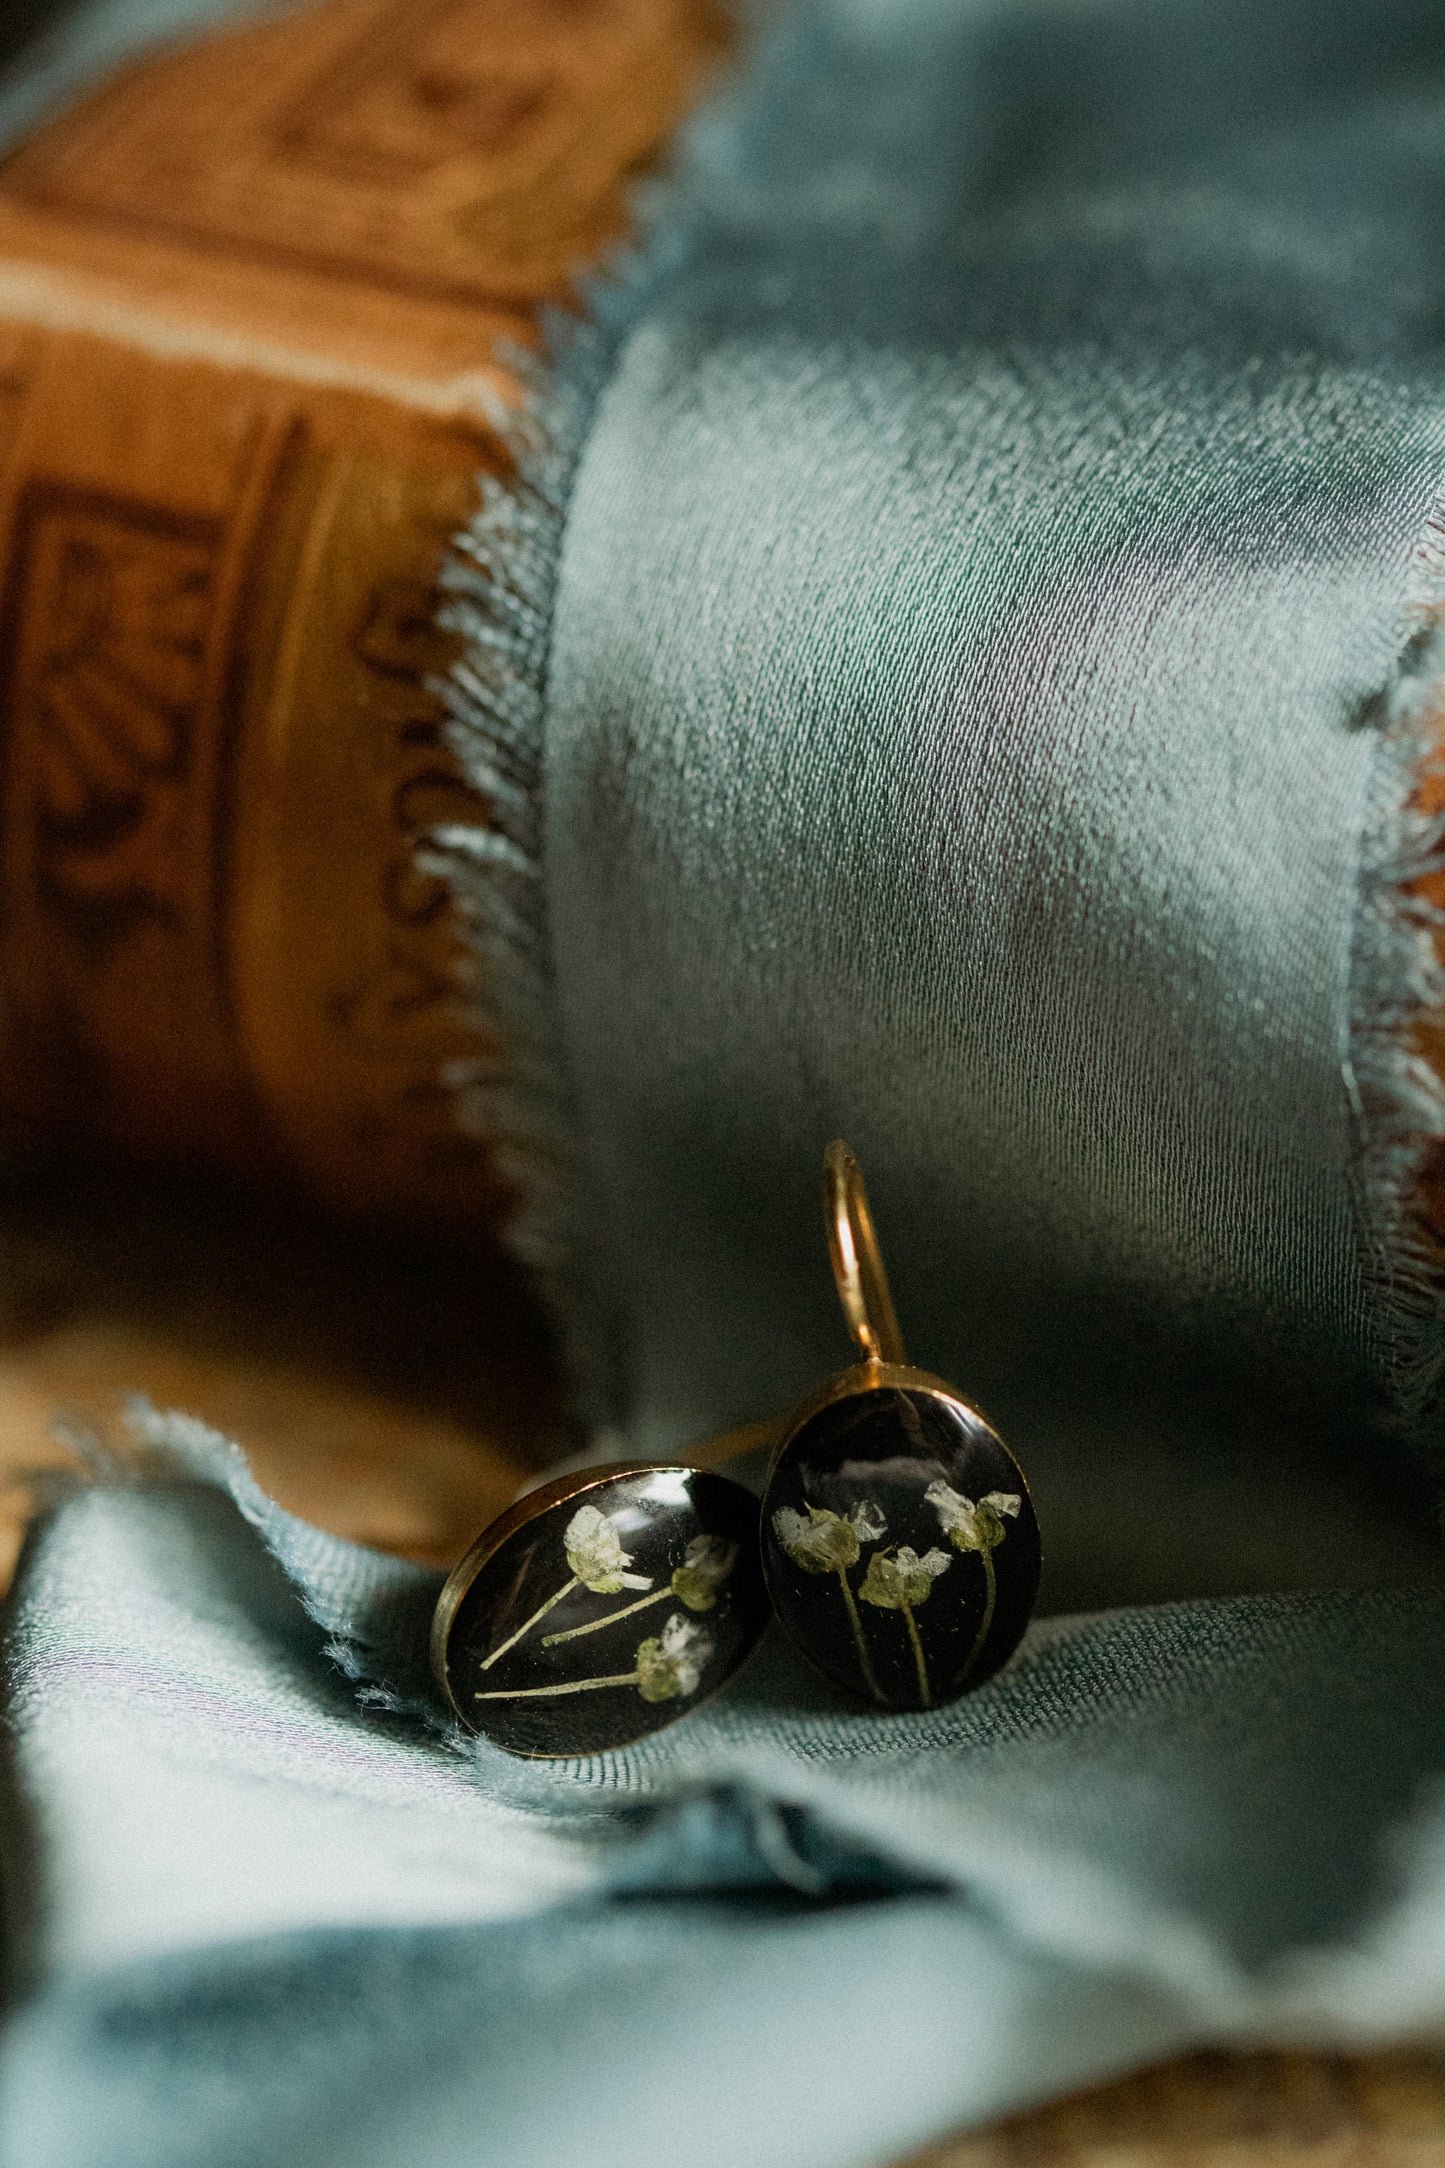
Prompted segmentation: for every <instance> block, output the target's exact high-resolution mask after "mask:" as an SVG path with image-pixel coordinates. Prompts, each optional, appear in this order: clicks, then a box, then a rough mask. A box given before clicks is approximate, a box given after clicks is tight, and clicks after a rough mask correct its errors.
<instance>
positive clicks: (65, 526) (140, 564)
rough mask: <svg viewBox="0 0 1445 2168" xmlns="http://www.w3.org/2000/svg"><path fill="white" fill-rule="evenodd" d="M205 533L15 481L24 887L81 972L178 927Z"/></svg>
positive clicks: (1, 637)
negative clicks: (179, 855) (26, 828)
mask: <svg viewBox="0 0 1445 2168" xmlns="http://www.w3.org/2000/svg"><path fill="white" fill-rule="evenodd" d="M220 532H221V531H220V527H219V525H218V523H217V522H216V521H215V520H211V519H199V518H194V517H193V518H189V519H187V518H183V517H181V516H179V515H177V514H174V513H169V512H166V511H163V510H159V509H157V508H156V507H154V506H150V505H143V504H137V503H133V502H127V501H126V500H124V499H121V498H114V497H105V496H102V495H99V494H94V493H89V492H83V491H77V490H72V489H67V488H66V487H64V486H63V485H55V484H52V483H45V482H31V483H30V484H29V485H28V486H27V487H26V489H25V491H24V494H23V496H22V498H21V502H20V508H19V512H18V514H17V518H16V533H15V539H14V542H13V544H12V557H11V565H12V590H11V598H10V606H9V608H7V610H6V612H5V615H4V631H3V633H0V654H3V655H10V656H13V658H14V664H13V668H12V672H11V676H10V681H9V684H8V686H7V689H6V700H7V706H8V708H9V711H10V713H11V715H12V716H13V718H14V725H13V727H14V728H15V731H16V734H17V737H18V738H20V739H22V740H28V741H29V742H31V743H32V744H33V745H34V748H35V769H36V772H35V779H34V781H35V800H36V802H35V819H34V826H33V829H32V831H31V832H32V834H33V836H34V839H35V852H36V864H35V885H36V890H37V893H38V895H39V896H40V897H41V899H42V900H43V902H44V904H45V906H46V908H47V909H48V910H49V912H50V913H51V914H52V915H53V917H54V918H55V919H56V920H57V921H58V922H59V923H60V924H61V925H63V926H64V927H65V928H66V930H67V932H68V933H69V934H70V935H71V937H72V938H73V939H74V940H75V941H77V942H78V943H79V944H80V945H81V946H82V947H84V948H85V949H87V950H88V951H90V952H91V953H92V954H93V955H94V956H96V957H97V959H99V958H101V957H103V956H104V954H105V952H106V951H107V950H108V949H109V948H110V947H112V946H113V944H114V943H115V942H116V941H117V940H118V939H120V938H122V937H123V936H124V934H125V933H126V932H127V930H128V929H129V928H130V927H131V926H132V925H134V923H135V922H136V920H137V919H140V918H144V917H151V918H157V919H161V920H163V921H165V922H167V923H169V924H172V925H175V924H178V923H180V922H181V920H182V919H183V917H184V913H185V908H186V899H185V896H184V894H183V893H182V891H181V884H180V882H179V881H178V879H177V866H176V849H175V832H176V829H177V827H178V826H179V825H181V824H183V823H185V822H186V820H187V818H188V816H190V815H191V809H190V808H189V807H188V806H187V804H186V802H185V801H186V794H187V790H188V787H189V786H190V783H191V778H192V773H193V770H192V761H191V753H192V748H193V744H194V739H195V734H196V728H197V723H198V720H199V708H200V702H201V696H202V691H203V684H204V671H205V632H206V625H207V620H208V617H209V614H210V611H211V609H212V606H213V602H214V594H215V574H216V557H217V551H218V548H219V544H220Z"/></svg>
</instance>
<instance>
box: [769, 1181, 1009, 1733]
mask: <svg viewBox="0 0 1445 2168" xmlns="http://www.w3.org/2000/svg"><path fill="white" fill-rule="evenodd" d="M823 1191H824V1202H825V1207H826V1211H827V1221H828V1247H829V1251H830V1253H831V1256H832V1261H833V1277H834V1279H835V1280H836V1282H837V1286H838V1295H839V1299H840V1300H841V1302H842V1305H843V1315H844V1317H845V1318H846V1319H847V1322H848V1329H849V1331H850V1333H851V1334H852V1336H853V1340H854V1343H855V1344H856V1346H857V1349H858V1352H859V1355H860V1356H861V1358H862V1359H861V1361H859V1362H856V1363H854V1364H853V1365H852V1366H851V1368H849V1369H847V1370H843V1371H840V1372H839V1374H838V1375H837V1376H836V1377H834V1378H830V1379H829V1380H828V1382H827V1383H826V1384H825V1385H823V1386H821V1387H820V1388H819V1389H818V1391H817V1392H815V1393H814V1394H812V1396H811V1397H810V1398H809V1399H807V1400H805V1401H804V1402H803V1404H802V1406H801V1407H800V1408H798V1409H796V1410H795V1412H794V1413H793V1415H792V1416H790V1417H789V1419H788V1422H787V1425H786V1427H785V1429H784V1432H783V1435H782V1438H781V1440H780V1441H779V1444H778V1447H777V1451H776V1452H775V1454H774V1456H773V1461H772V1466H771V1468H770V1469H769V1472H768V1482H767V1489H766V1492H765V1493H764V1497H763V1513H762V1547H763V1571H764V1573H765V1575H766V1578H767V1585H768V1591H769V1593H770V1595H771V1597H772V1600H773V1608H774V1610H775V1612H776V1613H777V1616H778V1619H779V1621H780V1622H781V1624H782V1626H783V1629H784V1631H785V1632H786V1633H787V1634H788V1635H789V1637H790V1638H791V1639H792V1641H793V1642H794V1643H795V1644H796V1645H797V1647H798V1648H799V1649H800V1650H801V1651H802V1653H803V1655H805V1656H806V1657H807V1658H808V1659H809V1661H810V1662H812V1663H813V1664H815V1665H816V1666H817V1668H818V1669H819V1670H820V1671H822V1672H824V1673H825V1674H826V1675H827V1676H828V1677H829V1678H830V1679H834V1680H836V1681H837V1682H838V1683H839V1684H840V1685H842V1686H845V1687H849V1688H851V1689H852V1690H853V1691H854V1692H855V1693H857V1694H859V1695H861V1696H863V1697H865V1698H866V1699H868V1700H870V1701H872V1702H875V1703H876V1704H878V1706H880V1707H882V1708H885V1709H929V1708H933V1707H935V1706H936V1705H937V1704H939V1703H941V1702H948V1701H953V1700H955V1699H956V1698H957V1697H958V1695H960V1694H964V1693H967V1692H968V1691H969V1689H970V1688H971V1687H974V1686H980V1685H982V1683H983V1681H984V1680H985V1679H987V1678H989V1677H991V1676H992V1674H993V1673H994V1672H995V1671H997V1670H998V1668H999V1666H1000V1665H1001V1664H1003V1663H1004V1662H1006V1661H1007V1659H1008V1658H1009V1657H1010V1656H1011V1655H1012V1654H1013V1652H1014V1650H1015V1649H1016V1648H1017V1646H1018V1644H1019V1641H1020V1639H1021V1637H1022V1635H1023V1631H1024V1628H1025V1627H1026V1626H1027V1625H1028V1622H1029V1617H1030V1614H1031V1613H1032V1611H1033V1607H1034V1599H1035V1597H1036V1595H1037V1594H1038V1585H1039V1568H1040V1563H1041V1552H1040V1547H1039V1529H1038V1522H1037V1521H1036V1520H1035V1518H1034V1510H1033V1506H1032V1504H1031V1502H1030V1499H1029V1493H1028V1485H1027V1484H1026V1483H1025V1481H1024V1479H1023V1476H1022V1475H1021V1474H1020V1472H1019V1468H1018V1464H1017V1462H1016V1461H1015V1460H1014V1458H1013V1456H1012V1454H1011V1453H1009V1451H1008V1450H1007V1448H1006V1447H1005V1445H1004V1444H1003V1442H1002V1440H1001V1439H1000V1438H998V1437H997V1436H996V1435H995V1433H994V1432H993V1431H992V1430H991V1429H990V1427H989V1425H988V1424H987V1423H986V1422H985V1421H984V1419H983V1417H982V1416H981V1415H980V1414H979V1412H978V1410H977V1409H976V1408H973V1407H970V1405H969V1403H968V1402H967V1401H966V1400H964V1399H962V1398H961V1397H960V1395H959V1394H958V1393H956V1392H955V1391H954V1389H953V1387H952V1386H951V1385H947V1384H945V1383H944V1381H943V1379H942V1378H935V1377H930V1376H929V1375H928V1374H927V1372H926V1371H922V1370H915V1369H913V1368H912V1367H911V1365H909V1363H908V1362H907V1361H906V1359H905V1356H904V1353H903V1340H902V1336H901V1335H900V1333H899V1330H898V1319H897V1316H896V1315H895V1313H894V1309H893V1298H892V1296H891V1294H890V1293H889V1290H888V1280H887V1276H886V1274H885V1273H884V1270H883V1260H882V1258H881V1257H880V1255H879V1251H878V1241H877V1237H876V1235H875V1234H874V1231H873V1220H872V1216H871V1214H870V1212H869V1210H868V1196H867V1192H866V1190H865V1189H864V1187H863V1176H862V1173H861V1171H860V1169H859V1166H858V1162H857V1160H856V1159H855V1158H854V1157H853V1154H852V1153H851V1152H850V1151H849V1149H848V1147H847V1145H846V1144H831V1145H829V1147H828V1151H827V1155H826V1158H825V1160H824V1174H823Z"/></svg>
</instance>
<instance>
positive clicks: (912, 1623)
mask: <svg viewBox="0 0 1445 2168" xmlns="http://www.w3.org/2000/svg"><path fill="white" fill-rule="evenodd" d="M952 1564H953V1560H952V1559H951V1558H950V1557H949V1555H948V1553H947V1551H925V1552H924V1554H923V1556H922V1558H920V1557H919V1555H918V1553H917V1551H915V1550H914V1549H913V1547H912V1545H911V1544H907V1543H903V1544H900V1545H899V1547H898V1549H897V1550H896V1551H892V1552H889V1551H875V1552H874V1553H873V1556H872V1557H871V1558H870V1559H869V1561H868V1571H867V1574H866V1575H865V1577H864V1581H863V1586H862V1587H861V1588H860V1589H859V1591H858V1593H859V1595H860V1596H861V1597H862V1599H863V1601H864V1603H873V1604H877V1606H878V1608H879V1610H880V1611H901V1612H902V1614H903V1623H904V1625H905V1626H906V1627H907V1628H908V1641H909V1646H910V1647H911V1648H912V1650H913V1668H914V1670H915V1671H916V1672H917V1673H918V1693H919V1698H920V1700H921V1701H922V1703H923V1706H924V1708H925V1709H928V1708H931V1707H932V1706H933V1688H932V1686H931V1685H930V1684H929V1678H928V1662H927V1659H926V1657H925V1656H924V1653H923V1642H922V1639H921V1637H920V1635H919V1631H918V1622H917V1620H916V1619H915V1618H914V1616H913V1613H914V1611H915V1610H916V1609H917V1607H918V1605H919V1604H921V1603H926V1602H927V1601H928V1598H929V1597H930V1596H931V1595H932V1593H933V1584H934V1582H935V1581H936V1580H937V1579H938V1576H939V1575H940V1574H941V1573H947V1571H948V1569H949V1567H950V1566H951V1565H952Z"/></svg>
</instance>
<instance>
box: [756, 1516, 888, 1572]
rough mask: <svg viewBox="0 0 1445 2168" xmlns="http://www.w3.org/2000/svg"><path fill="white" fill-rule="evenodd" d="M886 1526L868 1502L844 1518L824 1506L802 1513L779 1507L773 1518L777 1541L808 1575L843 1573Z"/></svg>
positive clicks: (875, 1540) (855, 1561) (855, 1563)
mask: <svg viewBox="0 0 1445 2168" xmlns="http://www.w3.org/2000/svg"><path fill="white" fill-rule="evenodd" d="M887 1526H888V1523H887V1522H886V1521H885V1520H884V1518H883V1515H882V1513H881V1512H880V1511H879V1509H878V1507H877V1506H876V1505H874V1503H873V1502H872V1500H871V1499H863V1500H862V1501H861V1502H860V1503H859V1504H858V1505H855V1506H854V1507H853V1508H852V1510H851V1511H850V1512H849V1513H848V1515H847V1517H846V1518H845V1517H844V1515H843V1514H841V1513H830V1512H829V1511H828V1508H827V1507H826V1506H805V1507H804V1509H803V1512H802V1513H798V1512H796V1511H795V1510H794V1509H793V1507H792V1506H780V1507H779V1508H778V1510H777V1512H776V1513H775V1514H774V1515H773V1527H774V1528H775V1529H776V1530H777V1536H778V1541H779V1543H781V1545H782V1546H783V1549H784V1550H785V1551H786V1552H787V1554H788V1556H789V1558H791V1559H792V1561H793V1563H794V1565H797V1566H802V1567H803V1568H804V1569H805V1571H807V1572H808V1573H846V1572H847V1570H848V1568H849V1567H850V1566H856V1565H857V1563H858V1558H859V1553H860V1550H861V1547H862V1545H863V1544H865V1543H876V1542H877V1541H878V1538H879V1537H880V1536H881V1535H882V1534H883V1533H884V1531H885V1529H886V1528H887Z"/></svg>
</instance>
